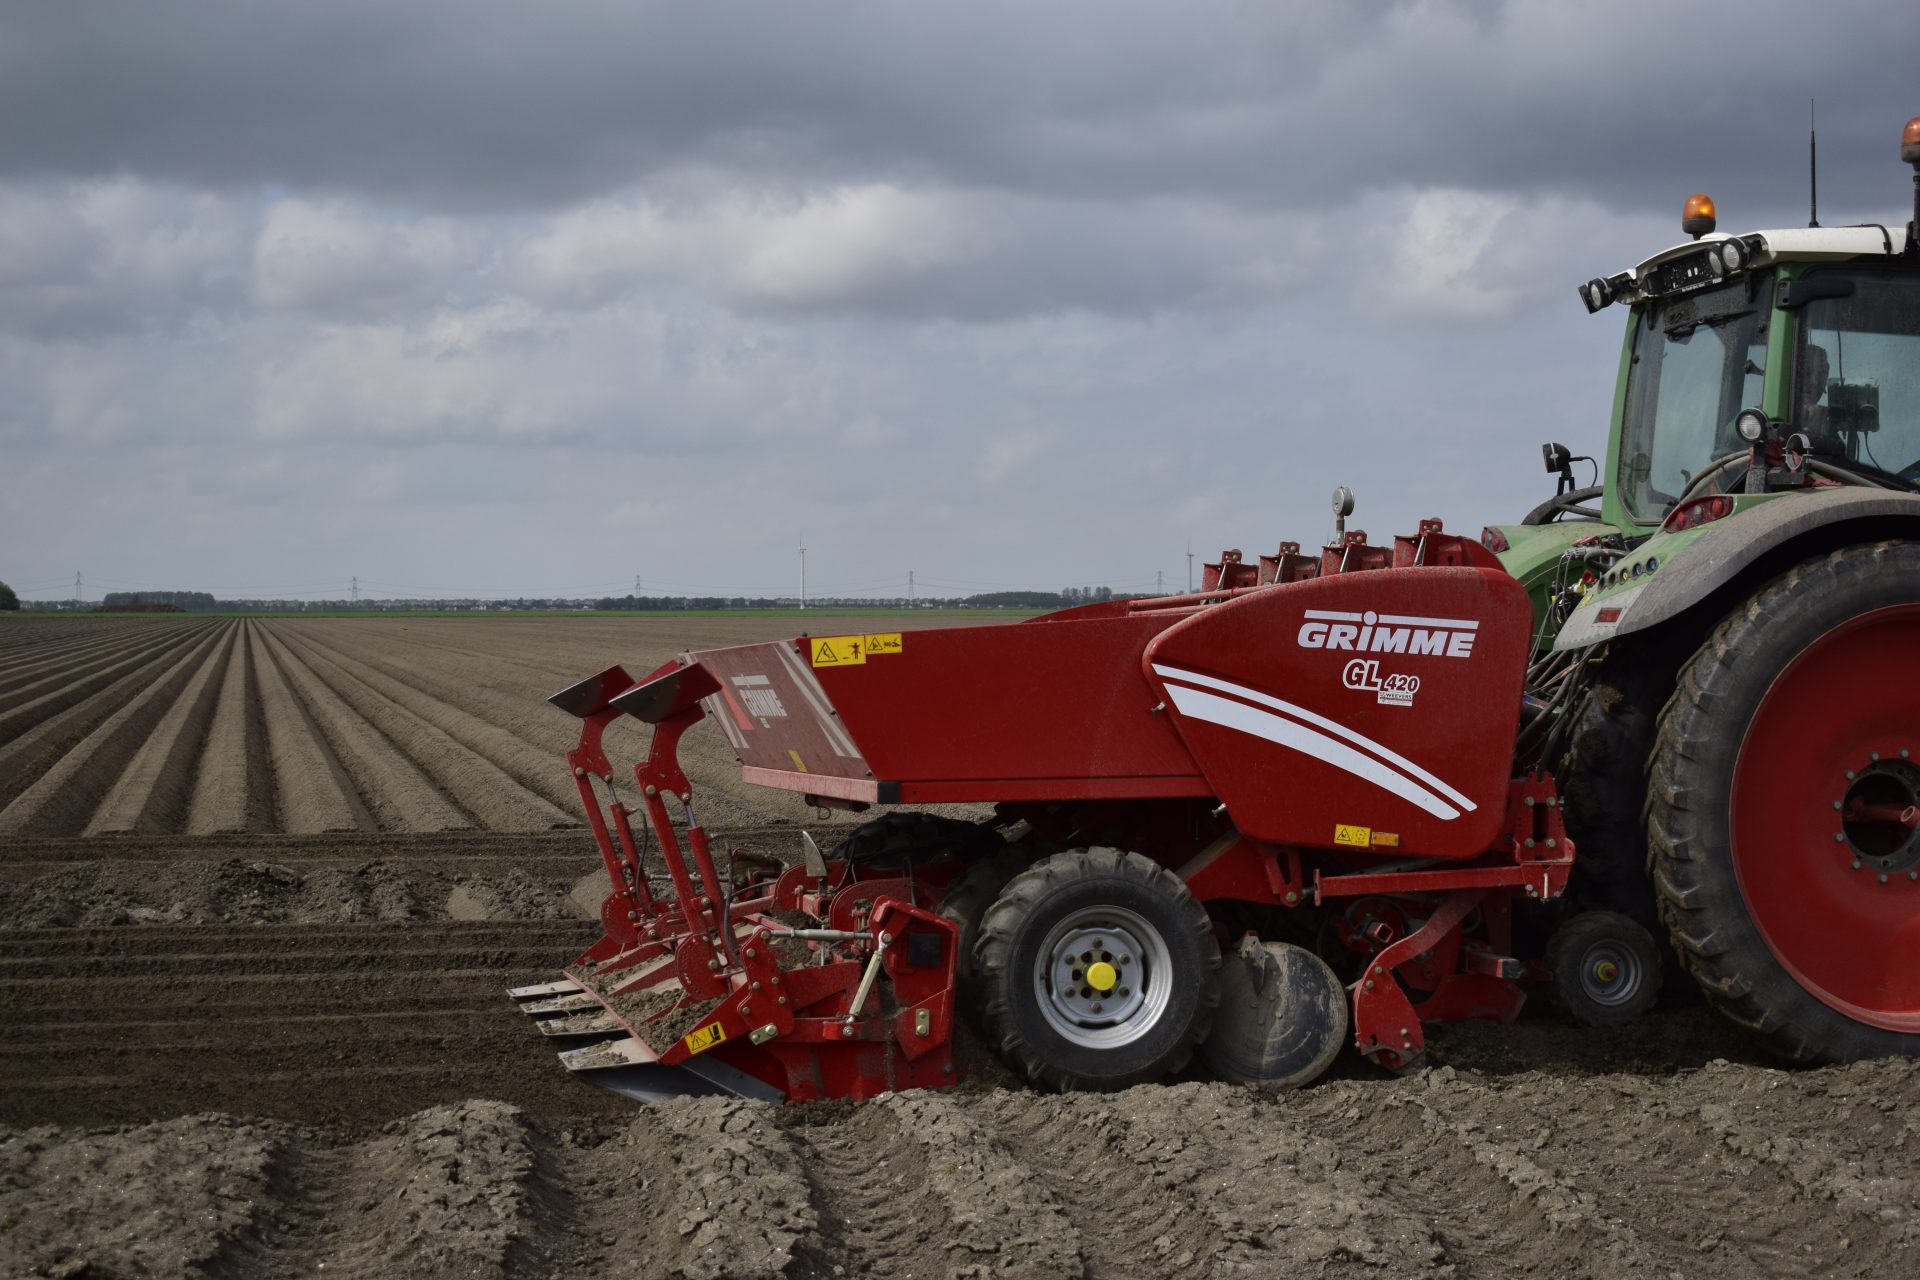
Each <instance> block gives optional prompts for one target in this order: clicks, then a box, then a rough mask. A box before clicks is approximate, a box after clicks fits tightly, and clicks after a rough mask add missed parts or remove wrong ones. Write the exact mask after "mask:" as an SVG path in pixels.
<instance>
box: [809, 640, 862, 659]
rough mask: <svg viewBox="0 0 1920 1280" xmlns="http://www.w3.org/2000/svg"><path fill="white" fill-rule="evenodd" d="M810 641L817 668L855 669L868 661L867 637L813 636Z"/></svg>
mask: <svg viewBox="0 0 1920 1280" xmlns="http://www.w3.org/2000/svg"><path fill="white" fill-rule="evenodd" d="M810 641H811V643H812V645H813V665H814V666H816V667H854V666H859V665H860V664H861V663H863V662H865V661H866V660H867V638H866V637H865V636H813V637H810Z"/></svg>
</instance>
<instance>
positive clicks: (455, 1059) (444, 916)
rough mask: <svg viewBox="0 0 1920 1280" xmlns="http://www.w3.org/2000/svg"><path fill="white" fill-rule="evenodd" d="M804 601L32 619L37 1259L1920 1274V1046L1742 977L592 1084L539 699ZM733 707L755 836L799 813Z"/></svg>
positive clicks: (377, 1267)
mask: <svg viewBox="0 0 1920 1280" xmlns="http://www.w3.org/2000/svg"><path fill="white" fill-rule="evenodd" d="M791 625H792V623H791V620H784V619H772V620H767V621H764V622H755V621H753V620H746V621H736V620H730V619H722V620H711V619H689V620H686V621H685V622H684V623H682V624H681V625H679V626H677V627H668V626H664V625H661V624H659V623H652V622H649V623H634V622H630V621H625V620H621V621H612V620H601V619H583V620H580V621H578V622H574V621H571V620H568V621H526V620H511V621H501V620H493V619H488V620H484V621H466V620H450V621H444V622H443V621H439V620H416V619H406V620H401V619H394V620H366V621H361V620H338V621H335V620H311V621H283V620H274V621H271V622H267V623H260V622H247V623H235V622H212V623H207V622H196V621H194V620H191V619H188V620H156V619H138V620H126V621H120V620H104V619H102V620H95V619H86V620H79V619H76V620H71V621H65V622H41V621H30V622H20V623H14V624H0V804H3V805H4V808H3V809H0V1275H6V1276H12V1275H61V1276H69V1277H82V1276H123V1275H137V1276H166V1277H172V1276H191V1275H205V1276H230V1277H269V1276H271V1277H280V1276H293V1275H337V1276H369V1277H375V1276H391V1275H407V1276H483V1277H484V1276H594V1277H601V1276H671V1275H684V1276H777V1275H787V1276H820V1277H831V1276H869V1275H870V1276H888V1277H892V1276H946V1275H973V1276H993V1275H1010V1276H1035V1277H1041V1276H1044V1277H1057V1276H1083V1275H1084V1276H1095V1277H1110V1276H1111V1277H1131V1276H1143V1277H1145V1276H1179V1277H1203V1276H1247V1277H1267V1276H1295V1275H1300V1276H1336V1277H1360V1276H1366V1277H1385V1276H1433V1277H1440V1276H1448V1277H1463V1276H1496V1277H1509V1276H1514V1277H1517V1276H1555V1277H1557V1276H1590V1277H1605V1278H1607V1280H1614V1278H1620V1280H1625V1278H1627V1277H1634V1278H1638V1277H1645V1276H1658V1277H1667V1276H1685V1277H1696V1276H1712V1277H1720V1276H1724V1277H1749V1276H1802V1275H1841V1276H1871V1277H1882V1276H1884V1277H1907V1276H1911V1275H1913V1274H1916V1273H1917V1272H1920V1162H1917V1161H1916V1160H1915V1158H1914V1156H1913V1154H1912V1153H1913V1151H1914V1150H1915V1147H1916V1139H1920V1120H1917V1119H1916V1118H1915V1117H1917V1116H1920V1066H1917V1065H1916V1064H1912V1063H1907V1062H1872V1063H1861V1064H1856V1065H1854V1066H1850V1067H1841V1068H1825V1069H1820V1070H1796V1071H1785V1070H1779V1069H1776V1068H1774V1067H1772V1066H1771V1065H1769V1064H1767V1063H1766V1062H1765V1061H1764V1060H1762V1059H1760V1058H1759V1057H1757V1056H1756V1055H1755V1054H1754V1053H1753V1051H1752V1050H1751V1049H1750V1048H1749V1047H1748V1046H1747V1044H1746V1042H1745V1041H1744V1040H1743V1039H1742V1038H1741V1037H1740V1035H1739V1034H1738V1033H1737V1032H1735V1031H1733V1030H1732V1029H1730V1028H1727V1027H1724V1026H1722V1025H1721V1024H1720V1023H1718V1022H1717V1021H1715V1020H1714V1019H1713V1018H1712V1017H1711V1016H1709V1015H1708V1014H1706V1013H1704V1012H1700V1011H1696V1010H1688V1009H1679V1010H1673V1011H1668V1012H1663V1013H1661V1014H1658V1015H1656V1016H1655V1017H1653V1018H1651V1019H1649V1020H1647V1021H1645V1022H1643V1023H1642V1024H1640V1025H1639V1026H1637V1027H1635V1028H1633V1029H1632V1030H1630V1031H1627V1032H1615V1033H1611V1034H1608V1033H1600V1032H1577V1031H1574V1030H1571V1029H1568V1028H1564V1027H1561V1026H1559V1025H1558V1024H1556V1023H1554V1022H1553V1021H1552V1020H1551V1019H1549V1018H1546V1017H1544V1016H1543V1017H1539V1018H1530V1019H1527V1020H1524V1021H1523V1022H1522V1024H1521V1025H1519V1026H1517V1027H1513V1028H1477V1027H1476V1028H1460V1029H1455V1030H1453V1031H1451V1032H1450V1033H1443V1034H1442V1036H1441V1037H1440V1039H1439V1040H1438V1042H1437V1044H1436V1048H1435V1054H1434V1058H1433V1062H1434V1064H1435V1065H1433V1066H1431V1067H1429V1068H1428V1069H1427V1070H1425V1071H1423V1072H1421V1073H1419V1074H1416V1075H1414V1076H1410V1077H1408V1078H1405V1079H1394V1078H1390V1077H1386V1076H1381V1075H1378V1074H1375V1073H1372V1072H1371V1071H1369V1070H1367V1069H1366V1068H1364V1067H1362V1066H1359V1065H1356V1064H1347V1063H1343V1064H1342V1065H1341V1066H1340V1067H1338V1068H1336V1070H1335V1073H1334V1076H1333V1078H1331V1079H1329V1080H1327V1081H1325V1082H1323V1083H1321V1084H1320V1085H1318V1086H1316V1087H1314V1088H1311V1089H1308V1090H1306V1091H1304V1092H1301V1093H1297V1094H1290V1095H1281V1096H1269V1095H1265V1094H1262V1093H1259V1092H1256V1091H1250V1090H1245V1089H1239V1088H1233V1087H1229V1086H1224V1085H1220V1084H1217V1083H1212V1082H1208V1081H1205V1080H1200V1079H1197V1078H1196V1079H1193V1080H1189V1081H1185V1082H1182V1083H1177V1084H1173V1085H1168V1086H1163V1087H1151V1088H1142V1089H1136V1090H1132V1091H1130V1092H1128V1093H1125V1094H1121V1095H1116V1096H1110V1097H1096V1096H1069V1097H1054V1096H1044V1095H1039V1094H1035V1093H1030V1092H1024V1091H1018V1090H1005V1089H998V1090H996V1089H990V1088H987V1087H985V1086H984V1085H974V1086H963V1087H962V1088H960V1089H958V1090H955V1091H952V1092H947V1093H940V1094H932V1093H921V1094H914V1095H905V1096H900V1097H896V1098H890V1099H886V1100H883V1101H881V1102H878V1103H874V1104H870V1105H866V1106H862V1107H857V1108H856V1107H844V1106H822V1107H807V1108H789V1109H785V1110H775V1109H770V1108H767V1107H764V1106H760V1105H757V1104H748V1103H742V1102H737V1101H730V1100H700V1101H686V1102H681V1103H675V1104H670V1105H662V1106H658V1107H655V1108H652V1109H646V1110H642V1109H640V1108H637V1107H634V1106H633V1105H632V1104H629V1103H626V1102H624V1101H622V1100H620V1099H618V1098H616V1097H615V1096H614V1095H612V1094H607V1093H603V1092H602V1091H599V1090H596V1089H594V1088H593V1087H592V1086H590V1085H586V1084H583V1083H579V1082H576V1081H574V1080H571V1079H569V1078H568V1077H567V1076H566V1073H565V1072H564V1071H562V1070H561V1069H560V1067H559V1066H558V1065H557V1063H556V1062H555V1060H554V1058H553V1057H552V1054H551V1052H550V1049H549V1047H548V1046H546V1045H544V1044H543V1043H541V1042H540V1040H539V1037H538V1036H537V1035H535V1034H534V1032H533V1031H532V1029H531V1027H530V1026H529V1024H528V1023H527V1020H526V1019H525V1018H523V1017H522V1016H520V1015H519V1014H518V1013H516V1012H515V1011H514V1010H513V1009H512V1008H511V1007H509V1005H508V1003H507V1001H506V1000H505V999H504V997H503V994H502V989H503V988H504V987H506V986H508V985H510V984H513V983H517V982H522V981H529V980H537V979H539V978H542V977H544V976H551V972H552V971H553V970H554V969H555V968H556V967H557V966H558V965H559V964H560V963H561V962H563V961H564V960H566V959H567V958H569V957H570V956H571V954H572V953H573V952H574V951H576V950H577V949H578V948H579V947H580V946H581V945H582V944H583V943H584V942H586V941H587V940H589V939H590V938H591V937H592V936H594V926H593V925H592V924H590V923H589V922H588V921H587V920H586V919H585V918H584V916H583V911H584V908H583V906H582V902H581V897H582V895H581V894H579V893H577V892H576V881H577V880H579V878H580V877H581V876H583V875H584V874H586V873H588V872H590V871H591V870H592V869H593V866H594V858H593V855H592V851H591V845H590V843H589V842H588V841H587V840H586V838H585V836H584V833H583V832H581V831H580V830H579V829H577V828H574V827H572V826H570V825H569V824H571V823H572V821H573V810H572V803H573V797H572V793H571V787H570V784H569V783H568V781H567V778H566V775H565V771H564V768H563V767H561V766H560V765H559V755H560V752H561V751H562V750H563V749H564V748H565V746H567V745H568V744H569V742H570V741H571V738H572V731H573V722H572V721H571V720H570V719H569V718H568V717H565V716H563V715H561V714H560V713H559V712H557V711H554V710H552V709H551V708H548V707H546V706H545V705H544V703H543V702H542V701H541V699H542V697H543V696H544V695H545V694H546V693H548V692H551V691H552V690H553V689H554V688H557V687H559V686H560V685H563V684H566V683H568V682H570V681H571V680H572V679H574V678H575V677H577V676H579V675H582V674H585V673H588V672H591V671H593V670H597V669H598V668H599V667H602V666H604V665H607V664H608V663H610V662H613V661H620V662H623V663H625V664H626V665H628V667H629V669H633V668H635V667H643V666H651V665H653V664H654V663H657V662H658V661H660V660H663V659H664V658H665V657H666V656H668V655H669V654H670V653H671V652H673V651H674V650H676V649H678V648H682V647H690V646H695V647H697V646H702V645H709V644H716V643H732V642H740V641H744V640H748V639H755V638H764V637H766V636H768V635H772V634H778V633H779V632H780V631H781V630H782V629H785V628H789V627H791ZM848 629H853V628H852V627H849V628H848ZM715 738H716V740H715V741H713V742H701V743H698V744H695V746H694V749H693V751H692V752H690V755H691V756H692V760H691V763H692V766H693V768H692V769H691V770H690V771H691V772H693V773H694V775H695V785H696V786H697V787H701V788H703V789H704V791H705V793H706V796H707V799H708V804H707V813H708V815H709V821H710V822H712V823H713V825H714V826H715V827H716V828H718V829H719V830H720V832H721V833H722V834H723V835H726V836H728V837H733V838H737V839H738V840H739V841H740V842H741V843H745V844H761V845H769V844H771V845H774V846H775V847H779V845H780V844H781V843H782V842H787V841H790V840H791V839H792V835H791V832H792V830H793V825H792V824H793V822H794V821H795V820H797V819H801V818H803V817H805V816H806V815H805V811H803V810H801V809H799V808H798V807H797V806H795V807H791V808H788V807H783V806H784V805H785V804H786V802H785V801H784V800H783V799H782V798H779V797H775V798H773V799H772V800H768V799H766V798H763V797H759V796H750V795H746V794H744V793H742V792H740V791H739V789H738V786H737V783H734V782H733V781H732V777H731V773H732V770H731V762H730V758H729V757H728V755H727V753H726V750H725V747H724V745H723V744H722V743H720V742H719V741H718V740H717V735H715ZM615 745H616V746H617V747H618V748H620V750H622V751H624V752H626V753H629V754H631V752H633V751H634V750H636V749H637V747H638V745H639V740H638V735H629V736H628V737H627V738H626V740H624V741H622V742H619V743H616V744H615ZM809 820H810V819H809Z"/></svg>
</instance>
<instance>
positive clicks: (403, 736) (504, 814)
mask: <svg viewBox="0 0 1920 1280" xmlns="http://www.w3.org/2000/svg"><path fill="white" fill-rule="evenodd" d="M299 652H300V653H301V655H302V657H303V658H304V659H305V660H306V661H307V662H308V664H309V665H310V666H311V667H312V668H313V670H314V671H315V672H316V673H317V674H318V675H319V676H320V678H321V679H322V680H324V681H326V683H327V684H328V686H329V687H330V688H332V689H333V691H334V692H335V693H337V694H338V695H339V696H340V697H342V698H343V699H345V700H346V701H347V702H349V703H351V704H352V705H353V707H354V709H355V710H356V711H358V712H359V713H360V714H361V715H363V716H364V717H366V719H367V720H368V721H369V722H370V723H371V724H373V725H375V726H376V727H378V728H379V729H380V730H381V731H382V732H384V733H386V734H387V735H388V736H389V737H391V738H392V739H393V740H394V741H395V742H396V743H398V744H399V746H400V747H401V749H402V750H404V751H405V752H406V754H407V755H408V756H410V757H411V758H413V759H414V760H416V761H418V762H420V763H421V765H422V766H423V767H424V768H425V769H426V770H427V771H428V773H429V774H430V776H431V777H432V778H433V779H434V780H435V781H437V782H438V783H439V785H440V786H442V787H443V788H444V789H445V790H446V791H447V792H448V794H450V795H452V796H453V797H454V798H455V799H456V800H457V801H458V802H459V803H460V804H461V806H462V807H463V808H465V809H467V810H468V811H469V812H472V813H473V814H475V815H476V816H478V817H479V818H480V819H481V820H482V821H483V822H484V823H485V824H486V826H488V827H489V828H490V829H492V830H495V831H543V830H550V829H552V828H554V827H560V826H571V825H573V824H574V818H573V816H572V815H571V814H570V813H567V812H563V811H562V810H561V809H560V808H559V807H558V806H556V805H554V804H552V803H551V802H549V801H548V800H546V799H545V798H544V797H542V796H539V795H536V794H535V793H533V792H532V791H529V790H528V789H527V788H526V787H525V786H523V785H522V784H521V782H520V780H519V779H517V778H515V777H514V776H512V774H511V773H509V772H508V771H506V770H504V769H502V768H500V767H499V765H498V764H497V763H496V762H495V761H494V760H492V759H490V758H488V757H487V756H486V755H485V754H484V753H482V752H480V751H477V750H475V749H473V748H472V746H471V744H470V743H469V742H468V741H465V740H463V735H461V734H459V733H457V732H455V729H456V728H457V727H458V726H457V724H455V723H454V722H455V721H456V720H457V718H458V717H460V716H463V715H465V713H464V712H457V711H454V710H453V709H452V708H451V707H448V706H446V705H445V704H443V703H439V702H435V701H433V700H431V699H428V698H426V697H425V695H422V694H419V693H415V692H412V691H408V692H407V693H406V694H405V695H404V696H403V697H396V696H394V694H395V691H396V689H397V688H398V686H396V685H394V682H392V681H390V680H388V679H387V678H386V677H384V676H380V675H379V674H378V673H377V672H376V673H367V672H365V671H364V669H363V670H362V671H354V670H352V669H351V668H350V667H348V666H347V665H345V664H343V663H341V662H338V661H336V660H335V659H334V657H333V656H332V655H330V654H327V653H325V652H324V651H321V650H318V649H316V648H312V647H308V646H306V645H300V646H299ZM349 661H350V660H349ZM355 665H358V664H355ZM367 674H371V675H373V677H374V678H375V679H376V680H378V681H380V682H381V683H382V684H384V685H387V686H388V687H385V688H382V687H376V686H375V685H374V684H373V683H371V682H370V681H369V680H368V679H367V678H366V675H367ZM409 704H411V705H409ZM487 729H488V734H489V735H499V731H498V730H496V729H492V728H491V726H487ZM479 736H483V735H479V734H476V733H469V734H467V735H464V737H479ZM500 736H504V735H500ZM547 766H548V768H549V770H553V767H554V766H553V763H552V761H551V760H549V761H548V762H547ZM576 803H577V801H576Z"/></svg>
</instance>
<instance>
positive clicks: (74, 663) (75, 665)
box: [0, 633, 170, 712]
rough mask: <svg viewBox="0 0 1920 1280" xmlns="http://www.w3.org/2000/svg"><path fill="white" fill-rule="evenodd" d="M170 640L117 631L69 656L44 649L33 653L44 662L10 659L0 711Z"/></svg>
mask: <svg viewBox="0 0 1920 1280" xmlns="http://www.w3.org/2000/svg"><path fill="white" fill-rule="evenodd" d="M169 639H170V637H168V636H164V635H152V636H132V637H130V636H127V635H124V634H120V633H116V634H115V635H113V636H112V637H109V638H104V639H101V640H97V641H94V642H93V643H91V644H89V645H87V646H86V647H85V648H84V649H82V650H80V651H77V652H75V653H72V654H70V655H63V656H61V657H57V658H56V657H52V656H47V651H45V650H37V651H36V656H45V660H44V661H40V662H16V661H12V660H9V661H8V662H7V663H6V664H5V668H4V670H5V674H4V675H0V712H5V711H11V710H12V709H13V708H15V707H18V706H21V705H22V704H24V703H27V702H30V701H32V700H34V699H36V698H39V697H42V696H44V695H46V694H48V693H51V692H53V691H54V690H56V689H60V688H66V687H70V686H72V685H73V684H74V683H75V682H76V681H79V680H82V679H85V678H86V677H88V676H91V675H94V674H95V673H97V672H101V671H105V670H108V669H110V668H112V667H114V666H117V665H119V664H121V663H123V662H125V661H127V660H128V659H130V658H135V657H137V656H139V654H140V653H141V651H143V650H144V651H148V652H151V650H152V649H153V647H154V646H156V645H162V644H166V643H168V641H169Z"/></svg>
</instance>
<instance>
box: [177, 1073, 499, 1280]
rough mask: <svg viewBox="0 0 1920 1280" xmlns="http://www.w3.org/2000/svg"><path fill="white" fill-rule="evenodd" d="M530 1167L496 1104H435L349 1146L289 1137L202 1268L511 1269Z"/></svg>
mask: <svg viewBox="0 0 1920 1280" xmlns="http://www.w3.org/2000/svg"><path fill="white" fill-rule="evenodd" d="M533 1169H534V1147H533V1142H532V1136H531V1134H530V1132H529V1130H528V1127H527V1124H526V1121H525V1120H524V1118H523V1117H522V1116H521V1114H520V1111H519V1109H518V1108H516V1107H512V1106H508V1105H505V1104H503V1103H499V1102H463V1103H458V1104H455V1105H451V1106H443V1107H435V1108H432V1109H430V1110H426V1111H422V1112H419V1113H417V1114H415V1115H411V1116H408V1117H406V1118H405V1119H404V1120H398V1121H395V1122H394V1123H393V1124H390V1125H388V1126H387V1128H386V1131H385V1132H383V1133H382V1134H381V1135H380V1136H379V1137H377V1138H371V1139H368V1140H366V1141H363V1142H359V1143H355V1144H353V1145H351V1146H341V1147H332V1148H329V1147H326V1146H322V1145H320V1144H318V1143H316V1142H313V1141H310V1140H309V1141H294V1140H290V1141H288V1142H285V1143H283V1144H282V1145H281V1146H280V1147H279V1149H278V1150H277V1152H276V1153H275V1159H274V1161H273V1163H272V1165H271V1166H270V1168H269V1171H268V1186H269V1197H268V1204H269V1205H270V1206H271V1207H270V1208H269V1209H268V1210H267V1211H266V1212H265V1213H263V1214H261V1215H259V1216H258V1217H257V1219H256V1223H255V1226H254V1230H253V1231H251V1232H249V1233H248V1236H247V1237H246V1238H245V1239H244V1240H242V1241H240V1242H238V1243H237V1244H236V1245H235V1246H234V1247H232V1248H230V1249H228V1250H227V1251H225V1252H224V1253H223V1254H222V1256H221V1257H220V1258H219V1259H217V1260H216V1261H215V1262H214V1263H213V1264H212V1265H210V1266H209V1267H208V1269H207V1270H208V1274H209V1275H210V1276H217V1277H231V1278H233V1280H251V1278H253V1277H262V1278H268V1277H280V1276H307V1275H326V1274H331V1275H343V1276H374V1275H400V1274H405V1275H408V1276H422V1277H436V1276H446V1277H453V1276H463V1277H465V1276H472V1277H495V1276H506V1275H509V1274H513V1273H515V1272H518V1271H520V1270H521V1266H520V1265H518V1264H521V1263H524V1262H527V1261H530V1259H529V1258H528V1256H527V1255H528V1250H527V1247H526V1241H527V1239H528V1237H530V1236H531V1235H532V1234H533V1230H534V1206H533V1202H532V1197H531V1189H532V1182H533Z"/></svg>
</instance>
